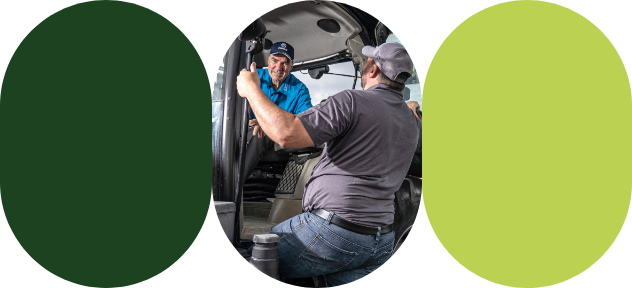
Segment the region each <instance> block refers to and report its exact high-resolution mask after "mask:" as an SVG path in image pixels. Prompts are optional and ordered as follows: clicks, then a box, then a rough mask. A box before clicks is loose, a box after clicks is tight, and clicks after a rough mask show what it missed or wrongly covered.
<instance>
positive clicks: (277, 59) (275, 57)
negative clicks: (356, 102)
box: [244, 42, 312, 181]
mask: <svg viewBox="0 0 632 288" xmlns="http://www.w3.org/2000/svg"><path fill="white" fill-rule="evenodd" d="M293 61H294V47H292V46H291V45H290V44H288V43H286V42H277V43H274V44H272V47H271V48H270V57H268V69H261V68H260V69H257V74H258V75H259V80H260V85H259V88H260V89H261V91H263V93H264V94H265V95H266V96H268V98H269V99H270V101H272V102H273V103H274V104H276V105H277V106H278V107H279V108H281V109H283V110H285V111H287V112H288V113H291V114H300V113H302V112H303V111H305V110H307V109H309V108H311V107H312V100H311V98H310V96H309V90H308V89H307V87H305V84H303V82H301V80H298V79H297V78H296V77H294V75H292V74H290V71H292V68H293V67H294V64H293ZM250 119H252V120H250V123H249V126H250V127H249V128H248V146H247V148H246V162H245V169H244V172H245V175H246V177H244V181H245V180H246V179H245V178H247V175H250V174H251V173H252V171H253V170H254V168H255V166H257V163H258V162H259V160H261V158H262V157H263V154H264V153H265V152H266V151H267V150H268V149H270V148H271V147H272V146H273V145H274V143H273V142H272V141H270V138H268V137H267V136H266V134H265V132H264V130H263V129H261V126H260V125H259V122H258V121H257V119H256V115H255V114H254V113H252V112H251V113H250ZM255 135H256V136H257V137H254V136H255Z"/></svg>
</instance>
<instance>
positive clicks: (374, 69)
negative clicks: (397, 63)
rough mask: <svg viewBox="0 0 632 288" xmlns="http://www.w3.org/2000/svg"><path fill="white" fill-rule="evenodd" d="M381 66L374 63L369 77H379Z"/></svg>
mask: <svg viewBox="0 0 632 288" xmlns="http://www.w3.org/2000/svg"><path fill="white" fill-rule="evenodd" d="M379 74H380V72H379V68H377V65H375V64H373V65H371V70H370V71H369V78H377V75H379Z"/></svg>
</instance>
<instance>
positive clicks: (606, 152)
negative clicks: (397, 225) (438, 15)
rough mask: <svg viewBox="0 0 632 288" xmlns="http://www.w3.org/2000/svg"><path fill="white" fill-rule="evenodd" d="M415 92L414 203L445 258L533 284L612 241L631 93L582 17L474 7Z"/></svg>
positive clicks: (540, 9) (621, 195)
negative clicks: (419, 110)
mask: <svg viewBox="0 0 632 288" xmlns="http://www.w3.org/2000/svg"><path fill="white" fill-rule="evenodd" d="M423 101H424V103H423V107H424V108H425V109H424V140H425V141H424V143H423V144H424V146H423V155H424V157H423V167H424V168H425V169H424V176H425V177H424V178H425V179H424V180H425V182H424V185H425V187H424V202H425V206H426V211H427V213H428V217H429V219H430V223H431V224H432V227H433V229H434V231H435V233H436V234H437V236H438V238H439V240H440V241H441V243H442V244H443V245H444V247H445V248H446V249H447V250H448V251H449V252H450V254H451V255H452V256H453V257H454V258H455V259H456V260H457V261H459V263H461V264H462V265H463V266H465V267H466V268H467V269H469V270H470V271H472V272H473V273H475V274H477V275H479V276H481V277H483V278H485V279H487V280H489V281H492V282H495V283H498V284H503V285H507V286H514V287H542V286H548V285H553V284H556V283H560V282H562V281H565V280H567V279H570V278H572V277H574V276H576V275H578V274H580V273H581V272H583V271H584V270H586V269H588V268H589V267H590V266H591V265H592V264H594V263H595V262H596V261H597V260H598V259H599V258H600V257H601V256H602V255H603V254H604V253H605V252H606V251H607V250H608V248H609V247H610V245H612V243H613V242H614V240H615V238H616V237H617V235H618V233H619V231H620V230H621V227H622V225H623V222H624V220H625V218H626V215H627V212H628V207H629V205H630V191H631V189H632V169H631V164H632V141H631V140H632V137H631V133H632V103H631V95H630V83H629V80H628V76H627V74H626V71H625V68H624V66H623V63H622V61H621V59H620V58H619V55H618V54H617V52H616V50H615V48H614V47H613V45H612V44H611V43H610V41H608V39H607V38H606V36H605V35H604V34H603V33H602V32H601V31H600V30H599V29H598V28H597V27H595V26H594V25H593V24H592V23H591V22H590V21H588V20H587V19H585V18H583V17H582V16H581V15H579V14H577V13H575V12H573V11H571V10H569V9H567V8H564V7H561V6H558V5H555V4H551V3H546V2H535V1H518V2H508V3H503V4H499V5H496V6H493V7H490V8H488V9H485V10H483V11H481V12H479V13H477V14H476V15H474V16H472V17H470V18H469V19H467V20H466V21H465V22H463V23H462V24H461V25H460V26H459V27H457V28H456V29H455V30H454V31H453V32H452V34H450V36H449V37H448V38H447V39H446V40H445V42H444V43H443V44H442V46H441V48H440V49H439V51H438V52H437V54H436V55H435V57H434V59H433V61H432V64H431V66H430V69H429V71H428V74H427V78H426V82H425V84H424V100H423Z"/></svg>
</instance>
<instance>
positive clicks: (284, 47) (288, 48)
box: [270, 42, 294, 62]
mask: <svg viewBox="0 0 632 288" xmlns="http://www.w3.org/2000/svg"><path fill="white" fill-rule="evenodd" d="M274 54H283V55H285V56H287V58H289V59H290V61H292V62H294V47H292V45H290V44H287V43H286V42H276V43H274V44H272V47H270V55H274Z"/></svg>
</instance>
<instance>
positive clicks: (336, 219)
mask: <svg viewBox="0 0 632 288" xmlns="http://www.w3.org/2000/svg"><path fill="white" fill-rule="evenodd" d="M310 213H312V214H314V215H316V216H318V217H320V218H323V219H325V220H327V218H328V217H329V214H330V213H331V212H329V211H327V210H325V209H316V210H312V211H311V212H310ZM329 223H333V224H335V225H336V226H338V227H340V228H343V229H347V230H349V231H351V232H355V233H358V234H364V235H377V232H378V227H371V226H364V225H360V224H356V223H353V222H350V221H349V220H347V219H345V218H342V217H340V216H338V215H336V214H334V215H333V216H331V220H330V221H329ZM391 231H393V225H392V224H390V225H386V226H382V227H381V230H380V234H382V235H383V234H386V233H390V232H391Z"/></svg>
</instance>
